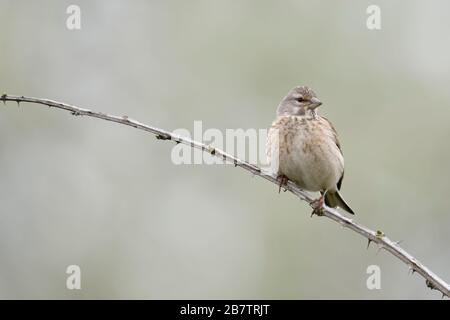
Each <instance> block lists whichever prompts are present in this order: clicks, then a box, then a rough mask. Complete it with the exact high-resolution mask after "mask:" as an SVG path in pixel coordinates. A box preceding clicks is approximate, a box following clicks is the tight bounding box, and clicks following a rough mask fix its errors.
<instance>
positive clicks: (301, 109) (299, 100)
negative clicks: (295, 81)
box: [277, 86, 322, 116]
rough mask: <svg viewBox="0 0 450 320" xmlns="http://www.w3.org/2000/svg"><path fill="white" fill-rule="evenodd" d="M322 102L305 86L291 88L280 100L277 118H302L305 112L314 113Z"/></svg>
mask: <svg viewBox="0 0 450 320" xmlns="http://www.w3.org/2000/svg"><path fill="white" fill-rule="evenodd" d="M321 104H322V102H321V101H320V100H319V99H318V98H317V97H316V94H315V93H314V91H312V89H310V88H308V87H307V86H299V87H295V88H293V89H292V90H291V91H289V93H288V94H287V95H286V97H284V98H283V100H281V102H280V104H279V105H278V108H277V115H278V116H302V115H306V114H307V112H308V111H309V112H311V113H315V110H316V108H317V107H319V106H320V105H321Z"/></svg>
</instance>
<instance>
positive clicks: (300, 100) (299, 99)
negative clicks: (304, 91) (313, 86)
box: [297, 97, 305, 102]
mask: <svg viewBox="0 0 450 320" xmlns="http://www.w3.org/2000/svg"><path fill="white" fill-rule="evenodd" d="M297 101H298V102H303V101H305V98H303V97H299V98H297Z"/></svg>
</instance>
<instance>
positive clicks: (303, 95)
mask: <svg viewBox="0 0 450 320" xmlns="http://www.w3.org/2000/svg"><path fill="white" fill-rule="evenodd" d="M321 104H322V102H321V101H320V100H319V99H318V98H317V97H316V94H315V93H314V91H312V90H311V89H310V88H308V87H306V86H300V87H295V88H293V89H292V90H291V91H289V93H288V94H287V96H286V97H284V98H283V100H282V101H281V102H280V104H279V105H278V108H277V118H276V120H275V121H274V122H273V123H272V126H271V128H270V130H269V133H268V137H267V147H266V152H267V157H268V160H269V162H270V164H271V167H272V169H273V170H274V171H275V173H276V174H277V176H278V179H279V181H280V190H281V187H282V186H283V185H285V184H286V183H287V181H288V179H289V180H291V181H293V182H294V183H295V184H297V185H298V186H299V187H300V188H302V189H304V190H307V191H312V192H317V191H319V192H320V193H321V196H320V198H319V199H317V200H315V201H314V202H313V203H312V206H313V207H314V209H320V208H322V206H323V203H324V202H325V204H326V205H327V206H329V207H332V208H335V207H340V208H342V209H344V210H345V211H347V212H349V213H351V214H354V212H353V210H352V209H351V208H350V207H349V206H348V205H347V203H345V201H344V199H343V198H342V197H341V195H340V194H339V190H340V188H341V185H342V180H343V178H344V157H343V155H342V151H341V146H340V144H339V141H338V138H337V132H336V130H335V129H334V127H333V125H332V124H331V122H329V121H328V120H327V119H325V118H324V117H321V116H319V115H318V113H317V108H318V107H319V106H320V105H321Z"/></svg>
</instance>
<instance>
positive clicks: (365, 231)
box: [0, 94, 450, 297]
mask: <svg viewBox="0 0 450 320" xmlns="http://www.w3.org/2000/svg"><path fill="white" fill-rule="evenodd" d="M0 100H1V101H3V102H4V103H6V101H15V102H17V104H19V103H21V102H29V103H36V104H41V105H46V106H49V107H54V108H58V109H63V110H67V111H70V112H71V113H72V115H75V116H89V117H94V118H99V119H103V120H107V121H113V122H117V123H120V124H124V125H127V126H131V127H134V128H136V129H141V130H144V131H148V132H150V133H153V134H154V135H156V138H157V139H161V140H172V141H174V142H176V143H182V144H185V145H188V146H191V147H193V148H196V149H200V150H203V151H205V152H208V153H210V154H212V155H214V156H216V157H220V158H222V159H223V160H226V161H229V162H230V163H233V164H234V165H235V166H237V167H241V168H243V169H245V170H247V171H249V172H251V173H252V174H253V175H256V176H259V177H261V178H264V179H266V180H268V181H270V182H272V183H274V184H276V185H278V181H277V178H276V177H275V176H274V175H272V174H270V173H268V172H263V171H262V170H261V169H260V168H259V167H257V166H255V165H252V164H250V163H248V162H245V161H243V160H241V159H239V158H237V157H234V156H232V155H230V154H228V153H226V152H224V151H223V150H220V149H217V148H213V147H211V146H208V145H206V144H203V143H201V142H198V141H194V140H192V139H189V138H186V137H181V136H178V135H175V134H173V133H170V132H169V131H166V130H163V129H159V128H156V127H152V126H148V125H145V124H143V123H140V122H139V121H136V120H133V119H130V118H128V116H122V117H118V116H114V115H108V114H105V113H101V112H95V111H92V110H89V109H84V108H79V107H76V106H73V105H69V104H66V103H61V102H57V101H53V100H48V99H39V98H31V97H24V96H20V97H19V96H13V95H7V94H3V95H2V96H0ZM286 189H287V190H289V191H290V192H291V193H293V194H294V195H296V196H297V197H298V198H300V199H301V200H304V201H306V202H308V203H309V204H311V202H312V201H313V200H314V199H313V198H312V197H311V196H310V195H309V194H308V193H307V192H305V191H303V190H301V189H300V188H299V187H297V186H296V185H295V184H294V183H292V182H291V181H289V182H288V183H287V185H286ZM321 216H325V217H327V218H329V219H331V220H334V221H336V222H337V223H339V224H340V225H341V226H343V227H346V228H349V229H350V230H352V231H354V232H356V233H359V234H360V235H362V236H363V237H365V238H367V239H368V245H367V247H369V244H370V243H371V242H374V243H376V244H378V247H379V248H380V249H384V250H386V251H388V252H389V253H391V254H392V255H394V256H395V257H397V258H398V259H400V260H401V261H403V262H404V263H405V264H406V265H407V266H408V271H411V272H412V273H414V272H417V273H418V274H420V275H421V276H422V277H423V278H424V279H425V280H426V285H427V287H429V288H431V289H435V290H438V291H440V292H441V293H442V295H443V296H447V297H450V286H449V285H448V284H447V283H446V282H445V281H444V280H442V279H441V278H439V277H438V276H437V275H436V274H435V273H433V272H432V271H431V270H430V269H428V268H427V267H426V266H424V265H423V264H422V263H421V262H420V261H419V260H417V259H416V258H414V257H413V256H412V255H411V254H409V253H408V252H406V251H405V250H403V249H402V248H401V247H400V246H399V243H398V242H395V241H393V240H391V239H389V238H388V237H387V236H386V235H385V234H384V233H383V232H382V231H379V230H378V231H373V230H371V229H369V228H367V227H365V226H363V225H361V224H359V223H356V222H354V221H353V220H352V219H349V218H347V217H345V216H343V215H341V214H340V213H339V212H338V211H337V210H335V209H333V208H329V207H326V206H325V207H324V208H323V210H322V214H321Z"/></svg>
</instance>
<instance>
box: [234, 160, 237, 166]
mask: <svg viewBox="0 0 450 320" xmlns="http://www.w3.org/2000/svg"><path fill="white" fill-rule="evenodd" d="M237 165H238V163H237V160H234V167H235V168H236V167H237Z"/></svg>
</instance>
